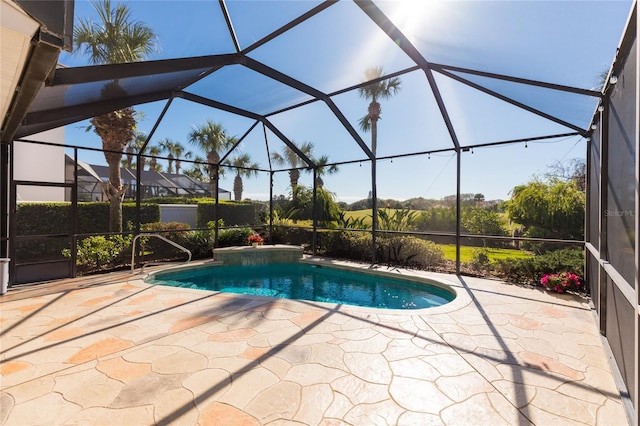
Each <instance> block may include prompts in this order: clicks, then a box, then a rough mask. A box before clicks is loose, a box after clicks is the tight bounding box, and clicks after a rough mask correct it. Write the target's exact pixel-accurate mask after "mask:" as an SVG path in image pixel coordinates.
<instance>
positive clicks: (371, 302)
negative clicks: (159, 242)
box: [145, 263, 456, 309]
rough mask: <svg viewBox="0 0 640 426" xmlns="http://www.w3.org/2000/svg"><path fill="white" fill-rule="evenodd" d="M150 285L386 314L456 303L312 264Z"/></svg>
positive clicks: (422, 287)
mask: <svg viewBox="0 0 640 426" xmlns="http://www.w3.org/2000/svg"><path fill="white" fill-rule="evenodd" d="M145 281H146V282H147V283H149V284H154V285H168V286H174V287H184V288H193V289H201V290H213V291H220V292H227V293H239V294H249V295H257V296H269V297H277V298H286V299H296V300H310V301H316V302H330V303H337V304H347V305H355V306H366V307H373V308H385V309H421V308H430V307H435V306H441V305H444V304H446V303H449V302H450V301H452V300H453V299H455V297H456V294H455V292H454V291H453V290H449V289H447V288H445V287H444V286H443V285H442V284H438V283H435V282H433V283H431V282H428V281H427V280H420V282H417V281H413V280H408V279H401V278H393V277H387V276H383V275H379V274H370V273H366V272H354V271H351V270H344V269H337V268H332V267H327V266H324V265H315V264H307V263H276V264H266V265H237V266H206V267H198V268H184V269H179V270H175V271H165V272H157V273H155V274H152V275H150V276H149V277H148V278H147V279H146V280H145Z"/></svg>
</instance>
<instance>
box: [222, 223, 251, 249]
mask: <svg viewBox="0 0 640 426" xmlns="http://www.w3.org/2000/svg"><path fill="white" fill-rule="evenodd" d="M253 234H255V231H254V230H253V229H251V228H249V227H243V228H237V227H235V228H227V229H221V230H219V231H218V247H231V246H246V245H247V244H249V243H248V238H249V236H250V235H253Z"/></svg>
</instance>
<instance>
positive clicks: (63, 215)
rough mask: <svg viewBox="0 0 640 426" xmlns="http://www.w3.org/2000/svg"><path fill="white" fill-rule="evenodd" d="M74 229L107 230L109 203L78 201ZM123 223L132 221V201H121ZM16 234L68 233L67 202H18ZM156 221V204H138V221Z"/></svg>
mask: <svg viewBox="0 0 640 426" xmlns="http://www.w3.org/2000/svg"><path fill="white" fill-rule="evenodd" d="M77 213H78V215H77V219H78V232H79V233H80V234H98V233H106V232H109V203H107V202H90V203H78V212H77ZM122 218H123V223H135V219H136V204H135V203H123V204H122ZM16 220H17V227H18V235H47V234H70V233H71V232H72V228H71V203H20V204H19V205H18V210H17V212H16ZM158 221H160V207H159V206H158V205H157V204H142V205H141V206H140V222H141V223H148V222H158Z"/></svg>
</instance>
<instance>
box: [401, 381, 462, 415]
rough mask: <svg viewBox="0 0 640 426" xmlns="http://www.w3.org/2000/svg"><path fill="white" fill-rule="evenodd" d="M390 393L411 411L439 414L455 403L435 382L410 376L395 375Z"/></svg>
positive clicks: (403, 406)
mask: <svg viewBox="0 0 640 426" xmlns="http://www.w3.org/2000/svg"><path fill="white" fill-rule="evenodd" d="M389 393H390V394H391V397H392V398H393V400H394V401H396V403H398V404H399V405H400V406H401V407H402V408H404V409H406V410H411V411H419V412H424V413H431V414H438V413H440V411H442V410H443V409H445V408H446V407H448V406H450V405H452V404H453V400H451V399H450V398H449V397H447V396H446V395H445V394H444V393H442V392H440V390H439V389H438V387H437V386H436V385H435V384H434V383H431V382H428V381H424V380H418V379H412V378H409V377H394V378H393V381H392V382H391V385H390V387H389Z"/></svg>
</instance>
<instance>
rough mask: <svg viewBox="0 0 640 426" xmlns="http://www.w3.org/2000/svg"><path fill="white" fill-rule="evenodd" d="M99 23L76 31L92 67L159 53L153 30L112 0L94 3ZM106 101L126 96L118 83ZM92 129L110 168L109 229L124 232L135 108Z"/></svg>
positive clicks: (100, 119) (82, 24) (95, 121)
mask: <svg viewBox="0 0 640 426" xmlns="http://www.w3.org/2000/svg"><path fill="white" fill-rule="evenodd" d="M94 7H95V9H96V12H97V13H98V16H99V17H100V21H101V22H99V23H94V22H93V21H91V20H88V19H83V18H81V19H79V21H78V25H77V26H76V27H75V29H74V32H73V33H74V34H73V37H74V40H75V44H76V46H75V51H76V52H77V51H79V50H83V52H84V53H85V54H86V55H87V56H88V57H89V60H90V61H91V63H92V64H94V65H98V64H119V63H123V62H137V61H141V60H143V59H145V58H146V57H147V56H148V55H149V54H150V53H151V52H153V50H154V49H155V38H156V36H155V34H154V32H153V30H152V29H151V28H150V27H148V26H146V25H145V24H144V23H142V22H139V21H133V20H131V15H130V11H129V8H128V7H127V6H126V5H123V4H121V3H118V4H117V5H116V6H115V7H112V5H111V1H110V0H101V1H98V2H96V3H94ZM102 94H103V95H104V97H105V98H110V97H115V96H118V95H119V94H124V89H123V88H122V87H120V85H119V84H118V81H117V80H115V81H112V82H110V83H109V84H107V85H105V86H104V88H103V89H102ZM90 123H91V127H92V128H93V130H94V131H95V133H96V134H97V135H98V136H100V138H101V139H102V149H103V150H104V156H105V159H106V160H107V164H108V165H109V181H108V182H107V183H106V184H105V185H104V187H103V189H104V192H105V194H106V195H107V198H108V199H109V203H110V209H109V229H110V230H111V231H113V232H122V199H123V197H124V193H125V191H126V188H123V187H122V179H121V176H120V160H121V159H122V151H124V149H125V147H126V145H127V144H128V143H129V142H130V141H131V140H133V139H134V137H135V128H136V118H135V111H134V109H133V108H132V107H127V108H123V109H121V110H118V111H113V112H109V113H107V114H103V115H99V116H96V117H93V118H92V119H91V120H90Z"/></svg>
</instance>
